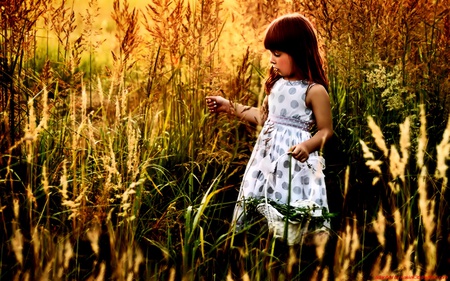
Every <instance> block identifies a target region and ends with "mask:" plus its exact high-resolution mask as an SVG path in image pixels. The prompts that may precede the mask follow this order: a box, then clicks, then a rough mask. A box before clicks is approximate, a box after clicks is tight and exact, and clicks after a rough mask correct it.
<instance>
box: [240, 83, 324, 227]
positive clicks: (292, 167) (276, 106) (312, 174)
mask: <svg viewBox="0 0 450 281" xmlns="http://www.w3.org/2000/svg"><path fill="white" fill-rule="evenodd" d="M307 88H308V84H307V83H306V82H303V81H288V80H284V79H283V78H281V79H280V80H278V81H277V82H276V83H275V85H274V86H273V88H272V92H271V94H270V95H269V97H268V99H269V104H268V106H269V115H268V118H267V121H266V122H265V123H264V126H263V128H262V129H261V132H260V134H259V137H258V139H257V141H256V144H255V147H254V150H253V152H252V155H251V157H250V160H249V162H248V165H247V167H246V171H245V174H244V178H243V180H242V184H241V188H240V192H239V196H238V202H237V204H236V207H235V211H234V216H233V221H234V222H235V223H236V229H237V230H239V229H241V228H242V227H243V226H244V225H245V222H246V217H245V212H244V209H245V207H244V205H245V200H246V199H247V198H258V199H263V198H265V197H266V196H267V199H269V200H273V201H275V202H277V203H282V204H287V203H288V198H290V205H297V206H299V205H300V206H305V205H306V206H311V205H314V206H317V207H320V208H319V209H318V210H316V211H314V213H313V216H321V215H322V208H326V210H328V202H327V193H326V188H325V181H324V174H323V169H324V168H325V160H324V159H323V157H321V156H319V154H318V152H317V151H316V152H313V153H311V154H310V155H309V159H308V161H307V162H305V163H302V162H300V161H298V160H296V159H294V158H293V157H291V156H290V155H289V154H288V153H287V152H288V150H289V148H290V147H291V146H293V145H296V144H299V143H301V142H303V141H305V140H307V139H309V138H311V133H310V130H311V128H312V127H313V126H314V124H315V120H314V116H313V113H312V111H311V109H310V108H307V107H306V104H305V99H306V90H307ZM289 189H290V192H289ZM325 226H329V222H326V223H325Z"/></svg>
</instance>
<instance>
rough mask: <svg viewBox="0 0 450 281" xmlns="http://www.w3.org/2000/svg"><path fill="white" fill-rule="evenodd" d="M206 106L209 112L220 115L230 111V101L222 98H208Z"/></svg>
mask: <svg viewBox="0 0 450 281" xmlns="http://www.w3.org/2000/svg"><path fill="white" fill-rule="evenodd" d="M206 105H207V106H208V109H209V112H211V113H220V112H229V111H230V101H229V100H227V99H225V98H223V97H221V96H208V97H206Z"/></svg>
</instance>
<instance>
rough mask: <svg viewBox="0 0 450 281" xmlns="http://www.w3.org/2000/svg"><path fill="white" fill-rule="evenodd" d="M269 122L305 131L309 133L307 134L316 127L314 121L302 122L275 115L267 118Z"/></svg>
mask: <svg viewBox="0 0 450 281" xmlns="http://www.w3.org/2000/svg"><path fill="white" fill-rule="evenodd" d="M267 122H273V123H275V124H280V125H285V126H291V127H295V128H298V129H301V130H303V131H307V132H309V131H311V129H312V127H313V126H314V121H305V120H301V119H296V118H291V117H285V116H279V115H273V114H269V116H268V118H267Z"/></svg>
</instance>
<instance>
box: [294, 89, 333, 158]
mask: <svg viewBox="0 0 450 281" xmlns="http://www.w3.org/2000/svg"><path fill="white" fill-rule="evenodd" d="M306 106H308V107H309V108H311V110H312V111H313V113H314V116H315V118H316V126H317V132H316V133H315V134H314V136H312V137H311V138H310V139H309V140H307V141H305V142H303V143H299V144H297V145H295V146H293V147H291V150H290V151H291V152H292V156H294V158H296V159H297V160H299V161H301V162H304V161H306V160H308V157H309V154H310V153H311V152H313V151H316V150H320V149H321V148H322V147H323V145H324V144H325V142H326V141H327V140H328V139H330V138H331V136H332V135H333V120H332V115H331V105H330V98H329V96H328V93H327V91H326V90H325V88H324V87H323V86H322V85H318V84H316V85H314V86H312V87H311V88H310V89H309V91H308V94H307V96H306Z"/></svg>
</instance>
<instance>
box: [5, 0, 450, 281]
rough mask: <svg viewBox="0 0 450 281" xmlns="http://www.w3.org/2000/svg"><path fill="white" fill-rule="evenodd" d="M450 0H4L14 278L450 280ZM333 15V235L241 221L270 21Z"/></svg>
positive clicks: (327, 47) (324, 19) (321, 28)
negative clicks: (289, 238) (219, 102)
mask: <svg viewBox="0 0 450 281" xmlns="http://www.w3.org/2000/svg"><path fill="white" fill-rule="evenodd" d="M449 7H450V1H449V0H435V1H429V0H400V1H394V0H370V1H362V0H360V1H358V0H351V1H343V0H334V1H330V0H309V1H308V0H291V1H278V0H254V1H250V2H248V1H243V0H223V1H222V0H172V1H169V0H146V1H140V0H139V1H138V0H135V1H131V0H129V1H127V0H89V1H77V0H48V1H46V0H26V1H17V0H4V1H0V10H1V14H0V78H1V79H0V128H1V130H0V144H1V146H0V222H1V230H0V241H1V244H0V280H183V281H185V280H186V281H188V280H208V281H209V280H227V281H228V280H425V279H426V280H446V279H447V278H448V276H450V269H449V266H450V254H449V250H450V232H449V231H450V216H449V213H450V210H449V206H448V199H449V194H448V191H447V186H448V177H449V171H448V163H449V158H450V118H449V117H450V115H449V110H450V96H449V94H450V71H449V65H450V9H449ZM288 12H299V13H302V14H304V15H306V16H307V17H308V18H309V19H311V21H312V22H313V23H314V25H315V26H316V28H317V31H318V36H319V38H320V40H321V42H322V46H321V48H322V51H323V54H324V57H325V59H326V66H327V74H328V77H329V80H330V88H329V95H330V98H331V102H332V111H333V123H334V129H335V135H334V136H333V139H332V140H331V141H330V142H329V143H328V144H327V145H326V146H325V147H324V149H323V151H322V152H323V154H324V156H325V158H326V161H327V162H326V170H325V175H326V181H327V183H326V184H327V190H328V198H329V205H330V211H331V212H332V213H333V215H334V217H333V218H332V221H331V229H330V235H329V236H311V237H306V238H305V240H304V243H302V244H301V245H296V246H288V245H286V244H285V243H283V242H282V241H279V240H275V239H273V237H272V236H271V235H270V233H267V232H266V231H260V229H261V228H262V227H261V226H262V225H264V221H258V222H256V223H255V224H254V225H252V226H250V228H249V229H248V231H247V232H243V233H233V232H232V231H230V220H231V216H232V212H233V208H234V204H235V202H236V198H237V193H238V189H239V185H240V179H241V178H242V175H243V173H244V169H245V165H246V162H247V160H248V158H249V156H250V153H251V150H252V146H253V143H254V141H255V140H256V136H257V133H258V130H259V129H260V128H258V127H252V126H250V125H249V124H246V123H244V122H242V121H240V120H238V119H237V118H235V117H233V116H228V115H215V114H210V113H209V112H208V110H207V108H206V105H205V96H207V95H211V94H220V95H223V96H226V97H227V98H229V99H231V100H233V101H236V102H239V103H243V104H249V105H253V106H260V105H261V102H262V99H263V97H264V90H263V84H264V81H265V78H266V74H267V72H268V68H269V59H268V55H269V54H268V52H267V51H266V50H264V48H263V44H262V40H263V38H264V30H265V27H266V26H267V25H268V23H269V22H270V21H271V20H273V19H274V18H276V17H277V16H279V15H282V14H284V13H288Z"/></svg>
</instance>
